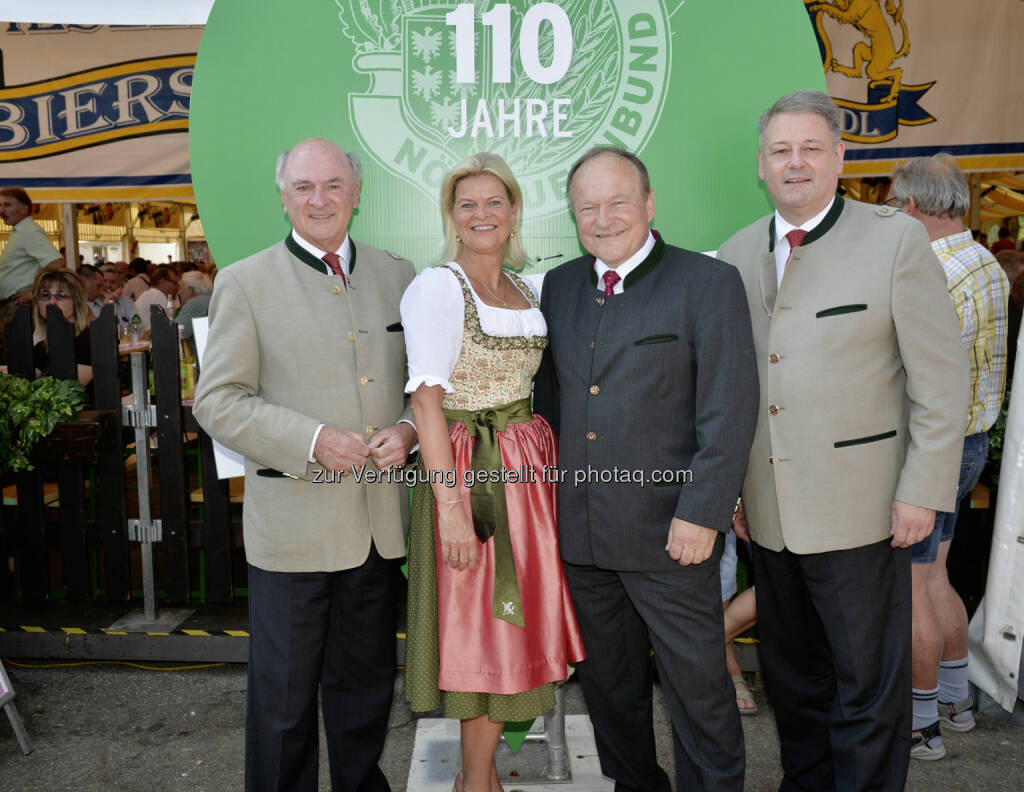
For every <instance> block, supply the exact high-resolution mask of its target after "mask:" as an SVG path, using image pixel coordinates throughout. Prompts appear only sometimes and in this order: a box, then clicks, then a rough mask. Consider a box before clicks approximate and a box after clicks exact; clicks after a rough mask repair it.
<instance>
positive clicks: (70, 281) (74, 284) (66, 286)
mask: <svg viewBox="0 0 1024 792" xmlns="http://www.w3.org/2000/svg"><path fill="white" fill-rule="evenodd" d="M51 284H56V286H57V288H58V289H61V290H66V291H67V293H68V294H70V295H71V299H72V301H73V302H74V304H75V316H74V320H73V321H74V324H75V335H76V336H77V335H78V334H79V333H81V332H82V331H83V330H84V329H85V328H86V327H88V326H89V306H88V305H87V304H86V302H85V284H84V283H82V279H81V278H80V277H78V276H77V275H76V274H75V273H73V272H72V271H71V270H68V269H59V270H39V273H38V274H37V275H36V279H35V281H34V282H33V283H32V307H33V309H34V310H33V311H32V329H33V331H34V332H35V335H36V336H37V337H42V339H43V342H44V343H45V344H46V345H47V349H49V343H48V341H47V338H46V315H45V314H44V315H43V316H40V315H39V293H40V292H41V291H42V290H43V287H45V286H50V285H51Z"/></svg>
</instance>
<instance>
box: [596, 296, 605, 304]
mask: <svg viewBox="0 0 1024 792" xmlns="http://www.w3.org/2000/svg"><path fill="white" fill-rule="evenodd" d="M594 302H596V303H597V304H598V305H604V297H595V298H594Z"/></svg>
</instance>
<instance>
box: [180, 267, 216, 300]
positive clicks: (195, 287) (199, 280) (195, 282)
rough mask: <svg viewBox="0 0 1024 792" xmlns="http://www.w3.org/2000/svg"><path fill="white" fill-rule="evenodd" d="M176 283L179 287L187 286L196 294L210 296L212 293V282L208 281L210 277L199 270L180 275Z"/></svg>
mask: <svg viewBox="0 0 1024 792" xmlns="http://www.w3.org/2000/svg"><path fill="white" fill-rule="evenodd" d="M178 283H179V284H180V285H181V286H188V287H189V288H190V289H191V290H192V291H194V292H195V293H196V294H210V293H211V292H212V291H213V281H212V280H210V276H209V275H207V274H206V273H205V272H200V271H199V270H190V271H189V272H185V273H182V275H181V280H179V281H178Z"/></svg>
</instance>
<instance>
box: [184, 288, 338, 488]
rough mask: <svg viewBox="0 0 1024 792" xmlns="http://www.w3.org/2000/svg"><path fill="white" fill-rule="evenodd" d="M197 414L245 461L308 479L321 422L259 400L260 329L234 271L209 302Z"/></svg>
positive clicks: (202, 421) (203, 424) (201, 423)
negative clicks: (311, 455) (314, 442)
mask: <svg viewBox="0 0 1024 792" xmlns="http://www.w3.org/2000/svg"><path fill="white" fill-rule="evenodd" d="M193 413H194V415H195V417H196V420H197V421H199V423H200V425H201V426H202V427H203V428H204V429H205V430H206V431H207V432H209V434H210V435H211V436H212V437H213V438H214V439H216V440H218V441H219V442H221V443H223V444H224V445H225V446H227V447H228V448H231V449H233V450H235V451H237V452H238V453H240V454H242V455H243V456H245V457H246V458H248V459H251V460H253V461H255V462H258V463H259V464H260V465H264V466H266V467H270V468H273V469H275V470H279V471H281V472H282V473H287V474H289V475H292V476H304V475H305V474H306V465H307V464H308V454H309V448H310V444H311V443H312V441H313V434H314V432H315V431H316V428H317V426H318V425H319V424H320V421H318V420H316V419H315V418H312V417H310V416H308V415H303V414H302V413H300V412H297V411H295V410H293V409H291V408H289V407H287V406H284V405H280V404H270V403H269V402H267V401H266V400H265V399H264V398H263V397H262V396H261V394H260V341H259V328H258V323H257V319H256V316H255V315H254V313H253V310H252V305H251V304H250V302H249V299H248V297H247V296H246V293H245V289H244V288H243V284H242V283H241V282H240V281H239V279H238V277H237V276H236V275H235V273H234V272H232V269H231V268H227V269H225V270H224V271H222V272H220V273H219V274H218V275H217V284H216V287H215V288H214V290H213V298H212V299H211V301H210V337H209V341H208V342H207V347H206V353H205V355H204V357H203V364H202V369H201V371H200V376H199V382H198V383H197V387H196V398H195V404H194V407H193Z"/></svg>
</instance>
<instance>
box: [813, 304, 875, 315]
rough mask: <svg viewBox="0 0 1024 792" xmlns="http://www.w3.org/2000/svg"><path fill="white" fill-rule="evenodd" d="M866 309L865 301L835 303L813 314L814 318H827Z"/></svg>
mask: <svg viewBox="0 0 1024 792" xmlns="http://www.w3.org/2000/svg"><path fill="white" fill-rule="evenodd" d="M867 309H868V306H867V303H850V304H849V305H836V306H834V307H832V308H825V309H823V310H821V311H818V312H817V313H816V314H814V317H815V318H816V319H827V318H828V317H830V316H842V315H843V314H850V313H858V312H860V311H866V310H867Z"/></svg>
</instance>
